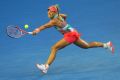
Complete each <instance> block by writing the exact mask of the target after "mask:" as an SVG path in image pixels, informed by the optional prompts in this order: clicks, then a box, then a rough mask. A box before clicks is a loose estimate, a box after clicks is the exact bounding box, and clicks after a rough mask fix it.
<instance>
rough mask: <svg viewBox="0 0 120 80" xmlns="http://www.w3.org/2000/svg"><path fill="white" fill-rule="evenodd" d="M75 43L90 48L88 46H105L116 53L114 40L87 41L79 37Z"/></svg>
mask: <svg viewBox="0 0 120 80" xmlns="http://www.w3.org/2000/svg"><path fill="white" fill-rule="evenodd" d="M74 44H75V45H77V46H79V47H81V48H84V49H88V48H95V47H103V48H106V49H109V50H110V51H111V52H112V53H114V46H113V45H112V42H110V41H109V42H107V43H102V42H90V43H87V42H86V41H84V40H82V39H78V40H77V41H75V42H74Z"/></svg>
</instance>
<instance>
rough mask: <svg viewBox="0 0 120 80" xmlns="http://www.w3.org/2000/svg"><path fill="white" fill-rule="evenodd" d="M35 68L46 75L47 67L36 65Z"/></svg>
mask: <svg viewBox="0 0 120 80" xmlns="http://www.w3.org/2000/svg"><path fill="white" fill-rule="evenodd" d="M36 66H37V68H38V69H39V70H41V71H42V72H43V73H44V74H46V73H47V71H48V68H49V65H45V64H36Z"/></svg>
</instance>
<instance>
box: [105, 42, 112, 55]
mask: <svg viewBox="0 0 120 80" xmlns="http://www.w3.org/2000/svg"><path fill="white" fill-rule="evenodd" d="M104 48H107V49H109V50H110V51H111V52H112V53H114V46H113V44H112V42H111V41H109V42H107V43H105V44H104Z"/></svg>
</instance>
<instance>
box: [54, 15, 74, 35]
mask: <svg viewBox="0 0 120 80" xmlns="http://www.w3.org/2000/svg"><path fill="white" fill-rule="evenodd" d="M57 17H58V14H57V15H55V16H54V18H57ZM60 19H61V20H62V22H61V24H62V27H61V28H60V27H57V26H55V29H57V30H58V31H59V32H61V33H62V34H65V33H67V32H72V31H74V28H72V26H71V25H69V24H67V23H66V21H65V20H64V19H63V18H62V17H60Z"/></svg>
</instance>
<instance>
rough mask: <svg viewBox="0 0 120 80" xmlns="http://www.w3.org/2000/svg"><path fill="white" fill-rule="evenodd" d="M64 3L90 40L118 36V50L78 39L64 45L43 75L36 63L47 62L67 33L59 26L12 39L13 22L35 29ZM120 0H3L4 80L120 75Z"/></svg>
mask: <svg viewBox="0 0 120 80" xmlns="http://www.w3.org/2000/svg"><path fill="white" fill-rule="evenodd" d="M53 4H59V5H60V12H61V13H66V14H67V15H68V19H67V21H68V23H70V24H71V25H72V26H73V27H75V28H76V29H77V30H78V31H79V32H80V33H82V36H81V38H82V39H84V40H86V41H87V42H92V41H100V42H107V41H112V42H113V44H114V46H115V53H114V54H111V52H109V51H108V50H106V49H103V48H92V49H82V48H79V47H77V46H75V45H73V44H72V45H69V46H68V47H66V48H64V49H62V50H60V51H58V54H57V56H56V60H55V61H54V63H53V64H52V65H51V66H50V69H49V71H48V73H47V74H46V75H43V74H42V73H41V72H40V71H39V70H38V69H37V68H36V66H35V64H36V63H44V62H45V61H46V60H47V58H48V56H49V51H50V49H51V46H52V45H53V44H55V43H56V42H57V41H58V40H60V39H61V38H62V37H63V36H62V35H61V34H60V33H59V32H57V31H56V30H55V29H54V28H51V29H48V30H45V31H42V32H41V33H39V34H38V35H36V36H30V35H28V36H27V35H26V36H23V37H22V38H19V39H12V38H10V37H8V36H7V35H6V27H7V26H8V25H11V24H12V25H19V26H20V27H21V28H23V26H24V24H29V26H30V27H29V28H28V29H27V31H32V30H34V29H35V28H37V27H39V26H40V25H42V24H44V23H46V22H47V21H49V19H48V18H47V8H48V6H50V5H53ZM119 4H120V1H119V0H79V1H75V0H73V1H72V0H71V1H70V0H59V1H57V0H19V1H18V0H9V1H8V0H2V1H0V80H120V10H119V9H120V5H119Z"/></svg>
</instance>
